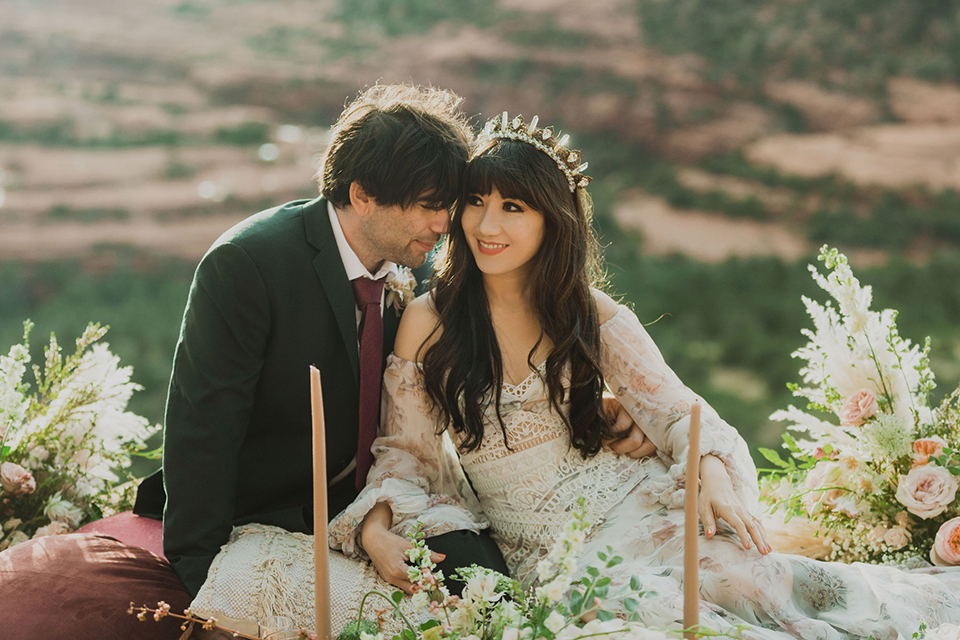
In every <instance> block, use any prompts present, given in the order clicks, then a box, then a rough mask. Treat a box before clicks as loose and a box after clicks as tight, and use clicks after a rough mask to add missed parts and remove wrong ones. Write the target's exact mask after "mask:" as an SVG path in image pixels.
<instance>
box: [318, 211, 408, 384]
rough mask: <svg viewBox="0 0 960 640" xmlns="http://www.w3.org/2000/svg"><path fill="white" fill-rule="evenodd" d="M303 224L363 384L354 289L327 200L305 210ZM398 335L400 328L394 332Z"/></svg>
mask: <svg viewBox="0 0 960 640" xmlns="http://www.w3.org/2000/svg"><path fill="white" fill-rule="evenodd" d="M303 221H304V224H305V225H306V234H307V241H308V242H309V243H310V244H311V245H313V246H314V247H315V248H316V249H317V251H318V252H319V253H317V256H316V257H315V258H314V259H313V269H314V271H316V273H317V277H318V278H320V284H321V285H322V286H323V290H324V292H325V293H326V295H327V300H328V301H329V302H330V307H331V308H332V309H333V315H334V317H336V319H337V326H338V327H339V328H340V335H341V336H342V338H343V345H344V347H346V351H347V357H348V358H349V360H350V368H351V369H352V370H353V377H354V380H356V381H357V383H358V384H359V381H360V354H359V352H358V350H357V310H356V309H357V307H356V303H355V302H354V299H353V289H352V288H351V286H350V281H349V280H347V272H346V271H345V270H344V268H343V261H342V260H341V259H340V249H339V248H338V247H337V239H336V237H334V235H333V229H332V228H331V227H330V217H329V215H328V214H327V201H326V200H324V199H323V198H317V199H316V200H314V201H313V202H309V203H307V204H305V205H304V207H303ZM394 334H396V329H394Z"/></svg>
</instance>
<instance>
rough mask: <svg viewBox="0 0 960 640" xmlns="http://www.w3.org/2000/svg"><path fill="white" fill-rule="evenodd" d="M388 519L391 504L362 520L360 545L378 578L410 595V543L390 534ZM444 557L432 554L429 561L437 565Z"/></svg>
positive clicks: (378, 506)
mask: <svg viewBox="0 0 960 640" xmlns="http://www.w3.org/2000/svg"><path fill="white" fill-rule="evenodd" d="M391 517H392V516H391V512H390V505H388V504H387V503H385V502H380V503H378V504H377V505H376V506H375V507H374V508H373V509H371V510H370V513H368V514H367V516H366V518H364V520H363V528H362V529H361V530H360V542H361V544H362V545H363V549H364V551H366V552H367V555H368V556H370V561H371V562H373V566H374V567H376V569H377V573H379V574H380V577H381V578H383V579H384V580H386V581H387V582H389V583H390V584H392V585H393V586H395V587H397V588H399V589H402V590H403V591H404V592H405V593H408V594H412V593H413V584H412V583H411V582H410V578H409V576H408V574H407V569H408V568H409V566H410V565H409V564H408V563H407V555H406V551H407V549H412V548H413V544H412V543H411V542H410V540H408V539H407V538H404V537H402V536H398V535H397V534H395V533H391V532H390V530H389V529H388V527H389V525H390V522H391ZM444 557H445V556H444V555H443V554H441V553H436V552H433V554H432V556H431V560H433V561H434V562H440V561H441V560H443V559H444Z"/></svg>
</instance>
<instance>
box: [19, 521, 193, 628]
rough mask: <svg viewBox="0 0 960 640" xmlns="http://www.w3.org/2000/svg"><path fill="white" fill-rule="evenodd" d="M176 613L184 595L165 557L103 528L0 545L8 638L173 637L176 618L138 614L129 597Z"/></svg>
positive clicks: (185, 604)
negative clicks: (129, 610)
mask: <svg viewBox="0 0 960 640" xmlns="http://www.w3.org/2000/svg"><path fill="white" fill-rule="evenodd" d="M160 600H163V601H164V602H167V603H169V604H170V606H171V609H172V610H173V611H175V612H178V613H182V612H183V610H184V609H185V608H187V607H188V606H189V605H190V595H189V594H188V593H187V591H186V589H185V588H184V587H183V584H182V583H181V582H180V579H179V578H177V575H176V574H175V573H174V572H173V569H172V568H171V567H170V565H169V564H168V563H167V562H166V561H164V560H161V559H160V558H158V557H157V556H155V555H154V554H152V553H150V552H149V551H145V550H144V549H140V548H138V547H135V546H130V545H126V544H124V543H122V542H119V541H117V540H114V539H113V538H110V537H108V536H104V535H100V534H90V533H73V534H70V535H65V536H51V537H46V538H39V539H37V540H30V541H29V542H24V543H21V544H18V545H16V546H15V547H11V548H10V549H7V550H6V551H3V552H0V636H2V637H3V638H10V639H11V640H12V639H16V640H50V639H52V638H56V639H57V640H61V639H62V640H154V639H156V640H175V639H176V638H179V637H180V635H181V633H182V632H181V631H180V624H179V623H178V621H177V620H174V619H171V618H167V619H164V620H161V621H160V622H154V621H153V619H152V618H150V619H148V620H147V622H139V621H138V620H137V618H136V616H132V615H128V614H127V607H128V606H129V604H130V602H131V601H133V602H135V603H136V604H138V605H139V604H146V605H149V606H151V607H154V608H155V607H156V604H157V602H158V601H160Z"/></svg>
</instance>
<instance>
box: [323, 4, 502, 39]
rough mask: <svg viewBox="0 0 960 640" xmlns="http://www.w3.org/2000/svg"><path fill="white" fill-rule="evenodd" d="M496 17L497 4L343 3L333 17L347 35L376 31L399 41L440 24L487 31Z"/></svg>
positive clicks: (425, 31) (426, 31)
mask: <svg viewBox="0 0 960 640" xmlns="http://www.w3.org/2000/svg"><path fill="white" fill-rule="evenodd" d="M497 15H498V12H497V8H496V3H495V2H494V0H445V1H444V2H436V0H340V1H339V3H338V6H337V8H336V10H334V12H333V14H332V16H331V17H332V19H334V20H336V21H338V22H343V23H344V25H345V26H346V27H347V29H348V31H349V30H353V29H358V28H359V29H373V30H375V31H379V32H381V33H383V34H384V35H387V36H392V37H397V36H404V35H413V34H421V33H428V32H429V31H431V30H432V29H433V28H434V27H435V26H437V25H438V24H440V23H441V22H448V23H451V24H470V25H474V26H476V27H479V28H485V27H488V26H490V25H491V24H493V22H494V20H495V19H496V17H497Z"/></svg>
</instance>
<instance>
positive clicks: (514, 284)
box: [483, 274, 532, 310]
mask: <svg viewBox="0 0 960 640" xmlns="http://www.w3.org/2000/svg"><path fill="white" fill-rule="evenodd" d="M483 289H484V291H485V292H486V294H487V302H488V303H489V304H490V306H491V307H498V308H507V309H514V310H520V309H529V308H531V307H530V294H531V289H532V284H531V283H530V279H529V278H527V277H525V276H523V277H521V276H518V275H514V274H510V275H498V276H490V275H484V276H483Z"/></svg>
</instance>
